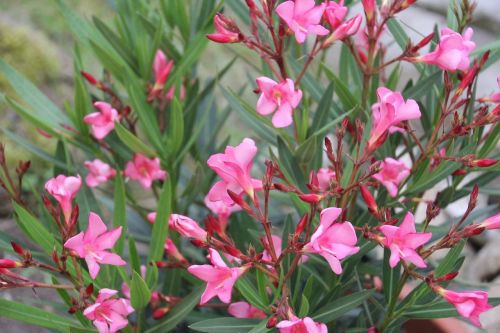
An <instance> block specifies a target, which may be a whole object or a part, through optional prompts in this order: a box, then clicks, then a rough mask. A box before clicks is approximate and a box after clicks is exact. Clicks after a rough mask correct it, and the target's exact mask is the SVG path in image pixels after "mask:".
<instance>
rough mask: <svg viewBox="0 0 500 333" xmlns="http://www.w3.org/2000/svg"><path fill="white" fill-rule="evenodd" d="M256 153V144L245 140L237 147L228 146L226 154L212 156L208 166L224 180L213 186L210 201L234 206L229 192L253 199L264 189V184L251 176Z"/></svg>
mask: <svg viewBox="0 0 500 333" xmlns="http://www.w3.org/2000/svg"><path fill="white" fill-rule="evenodd" d="M256 153H257V147H256V146H255V142H254V141H253V140H252V139H248V138H245V139H243V141H242V142H241V143H240V144H239V145H238V146H236V147H232V146H227V147H226V150H225V151H224V154H214V155H212V156H210V158H209V159H208V161H207V164H208V166H209V167H210V169H212V170H214V171H215V173H217V175H219V177H221V178H222V180H221V181H218V182H217V183H215V184H214V186H212V188H211V189H210V191H209V192H208V200H210V201H224V202H225V203H226V204H227V205H230V206H232V205H234V202H233V200H232V199H231V197H230V196H229V195H228V194H227V191H228V190H231V191H232V192H234V193H236V194H238V195H240V194H242V193H247V194H248V195H249V196H250V198H252V199H253V198H254V194H255V191H259V190H261V189H262V182H261V181H260V180H258V179H254V178H252V177H251V175H250V171H251V169H252V159H253V158H254V156H255V154H256Z"/></svg>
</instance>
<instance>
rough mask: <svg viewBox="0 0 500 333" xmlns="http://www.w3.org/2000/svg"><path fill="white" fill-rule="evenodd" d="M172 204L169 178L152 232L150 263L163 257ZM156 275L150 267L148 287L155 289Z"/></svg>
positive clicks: (164, 186)
mask: <svg viewBox="0 0 500 333" xmlns="http://www.w3.org/2000/svg"><path fill="white" fill-rule="evenodd" d="M171 202H172V184H171V180H170V178H167V179H166V180H165V182H164V184H163V189H162V192H161V194H160V199H159V202H158V210H157V212H156V219H155V222H154V224H153V230H152V231H151V235H152V236H151V242H150V247H149V253H148V263H151V262H156V261H160V260H161V258H162V256H163V251H164V246H165V238H166V237H167V235H168V217H169V216H170V209H171V208H170V207H171ZM153 278H154V275H153V268H152V265H148V269H147V272H146V281H147V283H148V286H150V287H151V288H153V286H154V282H155V281H154V280H153Z"/></svg>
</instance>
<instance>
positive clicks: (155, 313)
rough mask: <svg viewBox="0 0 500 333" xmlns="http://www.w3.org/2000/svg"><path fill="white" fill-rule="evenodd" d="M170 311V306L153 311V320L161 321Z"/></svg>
mask: <svg viewBox="0 0 500 333" xmlns="http://www.w3.org/2000/svg"><path fill="white" fill-rule="evenodd" d="M170 309H171V307H170V306H166V307H163V308H159V309H156V310H154V311H153V319H154V320H159V319H161V318H163V317H164V316H165V315H166V314H167V313H168V312H169V311H170Z"/></svg>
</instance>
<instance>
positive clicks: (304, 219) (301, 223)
mask: <svg viewBox="0 0 500 333" xmlns="http://www.w3.org/2000/svg"><path fill="white" fill-rule="evenodd" d="M308 219H309V215H308V214H307V213H305V214H304V216H302V218H301V219H300V221H299V223H298V224H297V227H296V228H295V235H296V236H300V234H302V232H303V231H304V229H305V227H306V225H307V220H308Z"/></svg>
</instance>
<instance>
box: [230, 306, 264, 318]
mask: <svg viewBox="0 0 500 333" xmlns="http://www.w3.org/2000/svg"><path fill="white" fill-rule="evenodd" d="M227 312H229V314H230V315H231V316H233V317H235V318H250V319H265V318H266V317H267V316H266V313H265V312H264V311H262V310H260V309H257V308H256V307H254V306H252V305H251V304H249V303H247V302H236V303H232V304H230V305H229V307H228V308H227Z"/></svg>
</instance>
